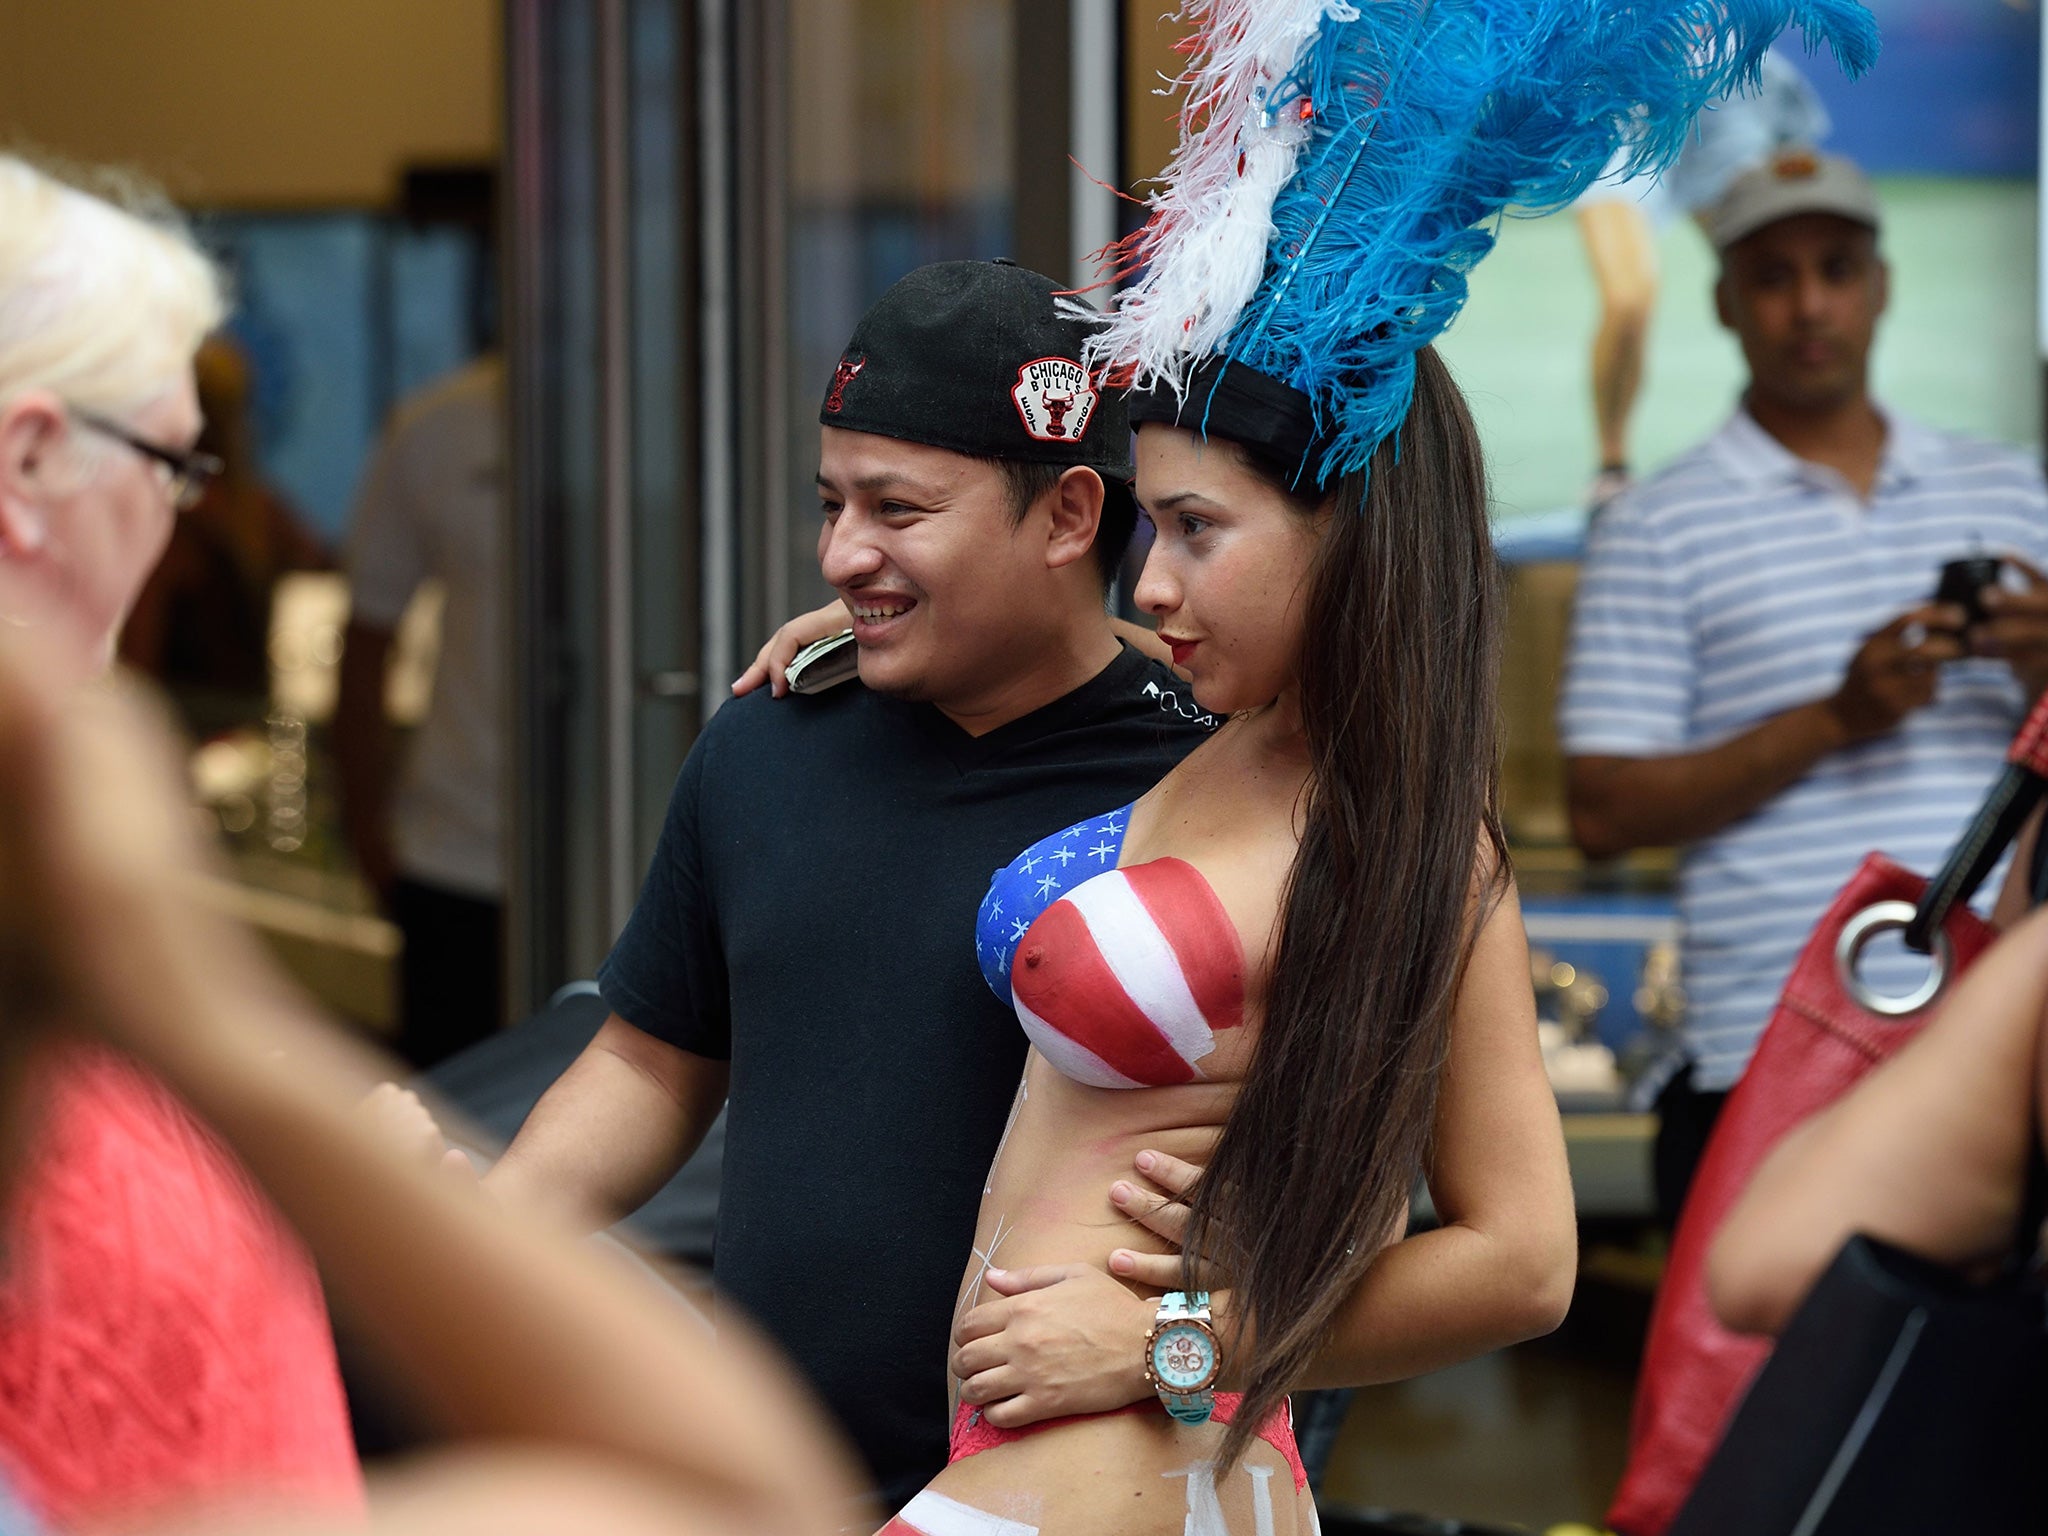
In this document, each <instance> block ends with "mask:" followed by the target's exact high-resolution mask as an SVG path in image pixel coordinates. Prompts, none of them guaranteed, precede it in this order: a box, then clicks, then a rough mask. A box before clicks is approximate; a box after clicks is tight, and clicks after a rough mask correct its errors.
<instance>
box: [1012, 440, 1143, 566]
mask: <svg viewBox="0 0 2048 1536" xmlns="http://www.w3.org/2000/svg"><path fill="white" fill-rule="evenodd" d="M982 462H983V463H984V464H992V465H994V466H995V468H996V471H997V473H999V474H1000V475H1001V476H1002V477H1003V490H1004V492H1005V493H1006V494H1007V496H1008V498H1009V503H1010V521H1011V522H1012V523H1021V522H1023V521H1024V518H1025V515H1026V514H1027V513H1029V512H1030V510H1031V508H1032V507H1033V506H1034V505H1035V504H1036V503H1037V501H1038V498H1039V497H1041V496H1043V495H1045V494H1046V493H1047V492H1049V491H1051V490H1052V488H1053V487H1054V486H1056V485H1058V484H1059V483H1060V476H1061V475H1063V474H1065V473H1066V472H1067V471H1068V470H1069V469H1072V468H1073V467H1074V466H1073V465H1071V464H1035V463H1032V462H1031V461H1030V460H1028V459H983V460H982ZM1137 526H1138V503H1137V499H1136V498H1135V497H1133V496H1132V495H1131V488H1130V487H1129V486H1128V485H1125V484H1124V483H1123V482H1122V481H1121V480H1117V479H1113V478H1111V477H1110V476H1108V475H1104V476H1103V477H1102V517H1101V520H1100V521H1099V522H1098V523H1097V524H1096V526H1095V543H1094V545H1093V546H1092V548H1093V549H1094V551H1095V572H1096V575H1097V576H1099V577H1100V578H1101V580H1102V590H1103V591H1105V592H1107V591H1108V590H1109V588H1110V584H1111V583H1112V582H1114V581H1115V580H1116V574H1117V571H1118V569H1119V568H1120V567H1121V566H1122V565H1123V563H1124V553H1125V551H1127V550H1128V549H1129V548H1130V547H1131V535H1132V533H1134V532H1135V531H1136V530H1137Z"/></svg>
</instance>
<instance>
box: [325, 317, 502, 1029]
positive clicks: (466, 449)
mask: <svg viewBox="0 0 2048 1536" xmlns="http://www.w3.org/2000/svg"><path fill="white" fill-rule="evenodd" d="M504 409H505V407H504V368H503V364H502V362H501V360H500V358H499V357H498V355H497V354H496V353H488V354H486V355H485V356H483V357H480V358H478V359H477V360H476V361H474V362H472V363H469V364H467V365H465V366H464V367H462V368H461V369H459V370H457V371H456V372H455V373H453V374H451V375H449V376H448V377H446V378H443V379H441V380H439V381H437V382H435V383H434V384H431V385H429V386H427V388H426V389H424V390H422V391H421V392H420V393H419V394H417V395H415V396H413V397H412V398H410V399H408V400H406V401H404V402H402V403H401V404H400V405H399V407H398V409H397V411H396V412H395V413H394V415H393V417H392V421H391V424H390V426H389V427H388V428H387V430H386V432H385V434H384V437H383V440H382V441H381V442H380V443H379V444H378V445H377V449H376V452H375V454H374V456H373V457H372V459H371V461H370V464H369V467H368V469H367V471H366V472H365V474H364V477H363V483H362V487H361V489H360V491H359V492H358V493H357V497H356V509H355V515H354V523H353V529H352V532H351V535H350V539H349V552H348V572H349V594H350V604H351V606H350V612H349V624H348V632H347V635H346V637H345V639H344V640H343V644H342V661H341V685H340V696H339V699H338V701H337V704H336V712H335V730H334V748H335V759H336V763H337V765H338V767H339V769H340V773H341V790H342V815H343V819H344V823H345V825H346V827H347V831H348V838H349V845H350V847H351V848H352V849H353V850H354V852H355V855H356V860H357V862H358V864H359V866H360V867H361V869H362V872H363V876H364V878H365V879H366V880H367V881H369V883H370V884H371V885H372V886H373V887H374V888H375V889H376V890H377V891H378V892H379V894H380V895H381V896H382V898H383V901H384V904H385V909H386V911H387V912H388V913H389V914H390V917H391V920H392V921H393V922H394V923H396V924H397V925H398V928H399V931H400V933H401V934H402V935H403V937H404V945H405V947H404V952H403V954H402V956H401V958H400V961H399V1003H398V1008H399V1021H398V1034H397V1037H396V1039H395V1041H394V1042H393V1044H394V1048H395V1049H396V1050H397V1051H398V1053H399V1055H401V1056H403V1057H404V1058H405V1059H406V1060H407V1061H409V1062H411V1063H412V1064H413V1065H414V1066H415V1067H419V1068H427V1067H431V1066H433V1065H435V1064H436V1063H437V1062H439V1061H441V1060H443V1059H445V1058H446V1057H448V1056H451V1055H453V1054H454V1053H455V1052H456V1051H459V1050H461V1049H462V1048H463V1047H464V1046H466V1045H472V1044H474V1043H476V1042H477V1041H479V1040H481V1039H483V1038H484V1037H485V1036H486V1035H488V1034H490V1033H491V1032H492V1031H494V1030H495V1029H497V1028H498V1027H499V1025H500V1024H502V1023H503V1022H504V1001H503V971H504V944H503V924H504V907H503V903H504V890H505V885H504V881H505V876H504V852H503V847H502V843H503V839H504V826H503V797H504V788H503V780H504V768H503V738H504V734H505V730H506V710H507V703H506V689H505V655H506V645H505V637H504V633H503V628H504V626H503V623H502V621H501V614H500V609H501V608H502V606H503V603H504V569H503V568H504V552H503V545H504V527H505V520H506V504H505V449H504V441H503V439H504V425H503V423H504ZM429 581H432V582H435V583H438V584H439V586H440V589H441V592H442V594H443V596H442V608H441V644H440V655H439V660H438V662H437V663H436V666H435V671H434V691H433V698H432V701H431V703H430V704H429V705H428V708H427V714H426V718H425V720H423V721H422V722H421V724H420V726H419V728H418V730H417V732H416V733H415V734H414V736H413V739H412V740H411V742H410V743H408V746H407V750H406V751H405V752H404V753H403V755H402V758H401V755H400V753H399V752H398V751H397V742H396V737H395V733H394V731H393V728H392V724H391V719H390V715H389V712H388V711H387V709H386V707H385V675H386V667H387V664H388V663H389V661H390V659H391V657H392V654H393V643H394V640H395V638H396V635H397V631H398V625H399V620H400V618H401V617H402V616H403V615H404V613H405V611H406V608H407V606H408V605H409V604H410V603H411V602H412V600H413V598H414V596H415V595H416V594H417V593H418V592H419V590H420V588H421V587H422V585H423V584H425V583H427V582H429Z"/></svg>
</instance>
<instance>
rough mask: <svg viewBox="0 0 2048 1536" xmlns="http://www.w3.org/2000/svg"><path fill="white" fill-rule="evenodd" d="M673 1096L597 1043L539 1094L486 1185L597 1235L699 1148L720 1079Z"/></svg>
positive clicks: (714, 1112) (719, 1098)
mask: <svg viewBox="0 0 2048 1536" xmlns="http://www.w3.org/2000/svg"><path fill="white" fill-rule="evenodd" d="M715 1077H716V1081H715V1082H712V1083H708V1084H704V1085H701V1086H699V1087H698V1088H697V1089H696V1091H693V1092H689V1093H684V1094H682V1095H678V1094H676V1093H674V1092H672V1091H671V1090H670V1089H669V1088H667V1087H665V1086H663V1085H662V1084H660V1083H659V1082H657V1081H656V1080H655V1079H654V1078H653V1077H652V1076H650V1075H649V1074H648V1073H647V1072H646V1071H645V1070H644V1069H643V1068H641V1067H640V1066H637V1065H635V1064H634V1063H633V1062H632V1061H630V1060H629V1059H627V1058H626V1057H625V1056H623V1055H620V1054H618V1053H616V1052H614V1051H612V1050H609V1049H607V1048H606V1047H605V1045H604V1043H603V1040H602V1037H600V1039H599V1040H598V1041H595V1042H593V1043H592V1045H591V1046H590V1047H589V1048H588V1049H586V1050H585V1051H584V1052H583V1054H582V1055H580V1056H578V1057H577V1058H576V1060H575V1061H574V1062H573V1063H572V1064H571V1065H570V1067H569V1070H568V1071H566V1072H564V1073H563V1074H562V1076H561V1077H560V1079H559V1080H557V1081H556V1083H555V1085H554V1086H553V1087H552V1088H550V1089H548V1091H547V1092H546V1093H544V1094H543V1095H541V1099H540V1102H539V1103H537V1104H536V1105H534V1107H533V1112H532V1113H531V1114H530V1115H528V1116H527V1117H526V1123H525V1124H524V1125H522V1126H521V1127H520V1128H519V1134H518V1135H517V1136H515V1137H513V1139H512V1144H511V1145H510V1146H509V1147H507V1148H506V1149H505V1153H504V1156H502V1157H501V1158H499V1159H498V1162H497V1164H496V1166H494V1167H493V1168H492V1169H491V1171H490V1172H489V1173H488V1174H487V1175H486V1176H485V1178H484V1183H485V1185H486V1186H487V1187H488V1188H489V1189H490V1190H491V1191H492V1192H493V1193H494V1194H496V1195H498V1196H499V1197H500V1198H502V1199H504V1200H507V1201H509V1202H511V1203H512V1204H514V1205H518V1206H523V1207H526V1208H529V1209H534V1210H539V1211H543V1212H546V1213H547V1214H549V1215H550V1216H552V1217H553V1218H554V1219H556V1220H558V1221H566V1222H568V1223H569V1224H571V1225H572V1226H574V1227H575V1228H577V1229H578V1230H582V1231H595V1230H597V1229H598V1228H600V1227H606V1226H609V1225H611V1223H612V1222H614V1221H617V1220H619V1219H620V1218H622V1217H625V1216H628V1215H631V1214H632V1213H633V1212H634V1211H636V1210H638V1209H639V1208H640V1207H641V1206H643V1205H645V1204H646V1203H647V1202H648V1201H649V1200H650V1199H652V1198H653V1197H654V1195H655V1193H656V1191H658V1190H659V1189H660V1188H661V1186H662V1185H664V1184H666V1183H667V1182H668V1181H669V1180H670V1179H671V1178H673V1177H674V1176H675V1174H676V1171H677V1170H678V1169H679V1168H681V1167H682V1166H683V1164H684V1163H685V1162H687V1161H688V1160H689V1157H690V1154H691V1153H693V1152H695V1151H696V1150H697V1148H698V1146H699V1145H700V1144H701V1143H702V1142H703V1140H704V1135H705V1132H707V1131H709V1130H710V1129H711V1123H712V1121H713V1120H715V1119H717V1118H718V1110H719V1106H720V1105H721V1104H722V1103H723V1102H724V1074H723V1071H722V1069H720V1070H716V1071H715Z"/></svg>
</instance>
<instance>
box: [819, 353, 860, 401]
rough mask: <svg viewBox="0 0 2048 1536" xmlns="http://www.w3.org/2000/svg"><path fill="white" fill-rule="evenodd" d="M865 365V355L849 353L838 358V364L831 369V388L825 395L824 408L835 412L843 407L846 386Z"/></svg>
mask: <svg viewBox="0 0 2048 1536" xmlns="http://www.w3.org/2000/svg"><path fill="white" fill-rule="evenodd" d="M867 365H868V360H867V359H866V358H865V357H855V356H853V355H852V354H851V353H849V354H848V355H847V356H845V357H842V358H841V359H839V365H838V366H837V367H836V368H834V369H833V370H832V388H831V389H830V390H829V391H828V392H827V393H826V395H825V409H826V410H828V411H831V412H833V413H835V414H836V413H837V412H839V411H840V410H843V409H844V408H845V406H846V386H847V385H849V384H851V383H852V382H853V381H854V378H855V377H856V376H857V375H858V374H859V373H860V371H861V369H863V368H865V367H867Z"/></svg>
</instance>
